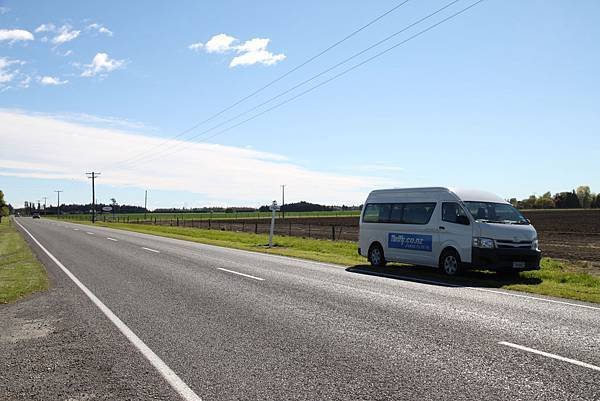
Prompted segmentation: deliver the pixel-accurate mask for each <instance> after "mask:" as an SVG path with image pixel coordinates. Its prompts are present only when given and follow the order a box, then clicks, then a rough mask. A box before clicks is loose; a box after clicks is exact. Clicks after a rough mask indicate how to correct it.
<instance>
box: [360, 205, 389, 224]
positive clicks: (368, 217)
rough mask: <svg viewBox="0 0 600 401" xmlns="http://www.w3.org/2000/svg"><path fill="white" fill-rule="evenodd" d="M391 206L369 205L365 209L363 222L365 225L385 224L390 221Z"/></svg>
mask: <svg viewBox="0 0 600 401" xmlns="http://www.w3.org/2000/svg"><path fill="white" fill-rule="evenodd" d="M391 206H392V205H391V204H389V203H369V204H367V206H366V207H365V213H364V214H363V222H365V223H387V222H388V221H389V219H390V209H391Z"/></svg>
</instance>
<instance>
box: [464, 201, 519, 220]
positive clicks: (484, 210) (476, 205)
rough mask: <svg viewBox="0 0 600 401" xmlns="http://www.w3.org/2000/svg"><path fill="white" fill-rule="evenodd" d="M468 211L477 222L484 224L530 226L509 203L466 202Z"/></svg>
mask: <svg viewBox="0 0 600 401" xmlns="http://www.w3.org/2000/svg"><path fill="white" fill-rule="evenodd" d="M465 205H466V206H467V209H468V210H469V212H470V213H471V215H472V216H473V218H474V219H475V220H476V221H481V222H483V223H501V224H529V221H528V220H527V219H526V218H525V216H523V215H522V214H521V212H519V211H518V210H517V209H515V208H514V207H513V206H512V205H509V204H507V203H493V202H465Z"/></svg>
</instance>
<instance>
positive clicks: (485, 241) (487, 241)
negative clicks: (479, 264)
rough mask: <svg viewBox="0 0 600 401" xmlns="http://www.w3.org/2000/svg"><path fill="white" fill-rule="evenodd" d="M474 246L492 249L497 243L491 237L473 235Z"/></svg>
mask: <svg viewBox="0 0 600 401" xmlns="http://www.w3.org/2000/svg"><path fill="white" fill-rule="evenodd" d="M473 247H474V248H483V249H492V248H495V247H496V243H495V242H494V240H493V239H491V238H484V237H473Z"/></svg>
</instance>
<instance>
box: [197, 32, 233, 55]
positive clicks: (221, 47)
mask: <svg viewBox="0 0 600 401" xmlns="http://www.w3.org/2000/svg"><path fill="white" fill-rule="evenodd" d="M235 41H237V39H236V38H234V37H233V36H229V35H226V34H224V33H220V34H218V35H215V36H213V37H212V38H210V39H209V40H208V42H206V44H205V45H204V48H205V49H206V52H207V53H225V52H227V51H229V50H231V45H232V43H234V42H235Z"/></svg>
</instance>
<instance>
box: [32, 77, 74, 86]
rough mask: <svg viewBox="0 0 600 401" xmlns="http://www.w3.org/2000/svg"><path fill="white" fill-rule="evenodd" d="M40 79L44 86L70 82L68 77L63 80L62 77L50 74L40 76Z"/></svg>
mask: <svg viewBox="0 0 600 401" xmlns="http://www.w3.org/2000/svg"><path fill="white" fill-rule="evenodd" d="M39 81H40V84H42V85H44V86H48V85H51V86H58V85H64V84H66V83H68V82H69V81H67V80H66V79H65V80H64V81H61V80H60V78H55V77H50V76H43V77H39Z"/></svg>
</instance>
